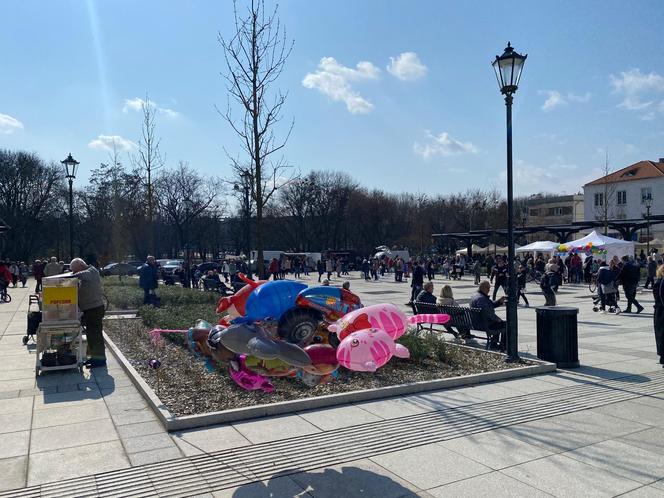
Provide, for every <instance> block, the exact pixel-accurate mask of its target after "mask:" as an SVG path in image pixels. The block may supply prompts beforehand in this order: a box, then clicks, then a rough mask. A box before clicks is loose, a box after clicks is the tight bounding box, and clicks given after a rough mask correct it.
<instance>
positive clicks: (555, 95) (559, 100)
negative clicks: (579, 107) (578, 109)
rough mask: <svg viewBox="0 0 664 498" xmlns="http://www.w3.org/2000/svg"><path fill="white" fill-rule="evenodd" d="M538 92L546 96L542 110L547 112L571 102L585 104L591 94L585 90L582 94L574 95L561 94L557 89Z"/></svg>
mask: <svg viewBox="0 0 664 498" xmlns="http://www.w3.org/2000/svg"><path fill="white" fill-rule="evenodd" d="M539 94H540V95H546V96H547V98H546V100H545V101H544V104H543V105H542V110H543V111H547V112H548V111H552V110H553V109H555V108H556V107H560V106H566V105H569V104H570V103H572V102H573V103H579V104H585V103H587V102H588V101H589V100H590V97H591V96H592V94H591V93H590V92H587V93H585V94H584V95H575V94H573V93H568V94H567V95H563V94H562V93H560V92H559V91H558V90H540V91H539Z"/></svg>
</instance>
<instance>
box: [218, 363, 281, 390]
mask: <svg viewBox="0 0 664 498" xmlns="http://www.w3.org/2000/svg"><path fill="white" fill-rule="evenodd" d="M246 359H247V357H246V356H245V355H240V356H239V358H238V359H237V360H234V361H231V363H230V365H229V367H228V372H229V373H230V376H231V379H233V380H234V381H235V383H236V384H237V385H238V386H240V387H241V388H242V389H246V390H247V391H258V390H260V391H263V392H266V393H271V392H272V391H274V385H273V384H272V382H270V380H269V379H268V378H267V377H264V376H262V375H259V374H257V373H256V372H252V371H251V370H249V369H248V368H247V365H246Z"/></svg>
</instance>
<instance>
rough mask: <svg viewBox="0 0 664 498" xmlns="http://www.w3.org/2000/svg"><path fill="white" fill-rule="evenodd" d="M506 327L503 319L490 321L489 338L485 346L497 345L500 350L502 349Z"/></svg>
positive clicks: (503, 347) (503, 348)
mask: <svg viewBox="0 0 664 498" xmlns="http://www.w3.org/2000/svg"><path fill="white" fill-rule="evenodd" d="M506 327H507V323H506V322H503V321H500V322H492V323H490V324H489V331H490V333H491V339H489V341H488V344H487V346H489V347H498V348H499V349H500V350H501V351H504V350H505V329H506Z"/></svg>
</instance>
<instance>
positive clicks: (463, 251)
mask: <svg viewBox="0 0 664 498" xmlns="http://www.w3.org/2000/svg"><path fill="white" fill-rule="evenodd" d="M485 251H486V248H485V247H480V246H478V245H475V244H473V254H476V253H477V254H480V253H483V252H485ZM456 253H457V254H463V255H464V256H467V255H468V248H467V247H466V248H465V249H459V250H458V251H457V252H456Z"/></svg>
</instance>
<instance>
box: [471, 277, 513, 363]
mask: <svg viewBox="0 0 664 498" xmlns="http://www.w3.org/2000/svg"><path fill="white" fill-rule="evenodd" d="M490 290H491V283H490V282H489V281H488V280H484V281H483V282H482V283H480V285H479V287H478V289H477V293H476V294H474V295H473V297H471V298H470V307H471V308H479V309H480V310H481V311H482V317H483V318H484V321H485V323H486V324H487V327H488V330H487V331H486V332H488V333H491V332H493V333H494V334H492V336H491V338H490V339H489V348H490V349H500V350H501V351H502V350H504V349H505V328H506V326H505V321H504V320H503V319H502V318H500V317H499V316H498V315H496V308H497V307H499V306H502V305H503V304H504V303H505V296H503V297H501V298H500V299H498V300H496V301H492V300H491V299H489V291H490Z"/></svg>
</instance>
